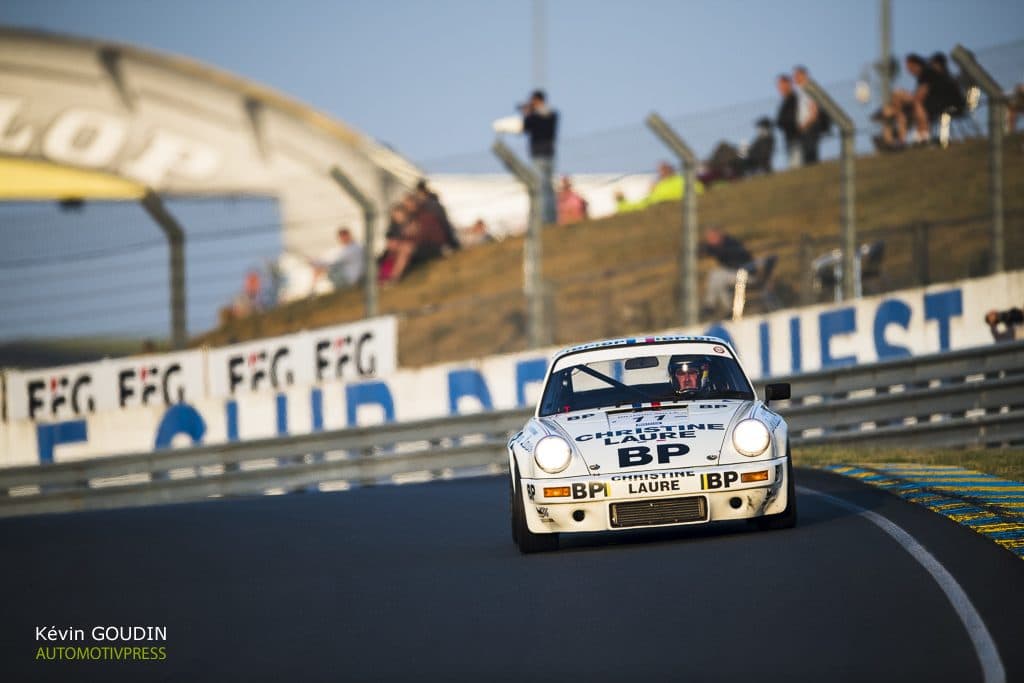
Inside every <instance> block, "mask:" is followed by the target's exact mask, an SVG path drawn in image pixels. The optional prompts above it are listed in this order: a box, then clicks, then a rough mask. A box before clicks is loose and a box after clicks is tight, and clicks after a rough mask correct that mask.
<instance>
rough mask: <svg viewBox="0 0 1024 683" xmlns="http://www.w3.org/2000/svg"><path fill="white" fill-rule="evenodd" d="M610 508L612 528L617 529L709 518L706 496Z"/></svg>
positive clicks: (650, 501)
mask: <svg viewBox="0 0 1024 683" xmlns="http://www.w3.org/2000/svg"><path fill="white" fill-rule="evenodd" d="M610 507H611V513H612V526H613V527H615V528H616V529H621V528H624V527H631V526H654V525H657V524H680V523H683V522H704V521H707V518H708V502H707V498H705V497H704V496H688V497H686V498H666V499H663V500H635V501H629V502H628V503H612V504H611V506H610Z"/></svg>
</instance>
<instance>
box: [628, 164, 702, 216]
mask: <svg viewBox="0 0 1024 683" xmlns="http://www.w3.org/2000/svg"><path fill="white" fill-rule="evenodd" d="M685 193H686V181H685V180H684V179H683V176H681V175H680V174H678V173H676V170H675V169H674V168H673V167H672V164H670V163H668V162H667V161H663V162H661V163H660V164H658V177H657V179H655V181H654V184H653V185H652V186H651V191H650V192H649V193H648V194H647V196H646V197H644V198H643V199H641V200H639V201H635V202H631V201H629V200H627V199H626V196H625V195H624V194H623V193H622V192H616V193H615V209H616V211H617V212H618V213H628V212H630V211H640V210H642V209H646V208H647V207H649V206H654V205H655V204H660V203H662V202H671V201H679V200H680V199H682V198H683V195H684V194H685ZM697 194H704V185H703V184H702V183H700V182H698V183H697Z"/></svg>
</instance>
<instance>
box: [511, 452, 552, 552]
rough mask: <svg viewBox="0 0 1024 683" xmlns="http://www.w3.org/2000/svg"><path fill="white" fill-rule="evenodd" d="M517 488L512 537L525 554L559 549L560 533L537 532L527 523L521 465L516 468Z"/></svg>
mask: <svg viewBox="0 0 1024 683" xmlns="http://www.w3.org/2000/svg"><path fill="white" fill-rule="evenodd" d="M514 476H515V488H514V490H513V491H512V538H513V539H515V542H516V544H517V545H518V546H519V552H521V553H523V554H530V553H544V552H549V551H551V550H558V534H535V533H533V532H532V531H530V527H529V526H528V525H527V524H526V510H525V509H524V508H523V484H522V480H521V479H520V478H519V466H518V465H516V468H515V475H514Z"/></svg>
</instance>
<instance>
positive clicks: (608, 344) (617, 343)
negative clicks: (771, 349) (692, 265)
mask: <svg viewBox="0 0 1024 683" xmlns="http://www.w3.org/2000/svg"><path fill="white" fill-rule="evenodd" d="M679 342H697V343H702V344H721V345H722V346H725V347H728V348H729V350H730V351H733V348H732V345H731V344H730V343H729V342H727V341H725V340H724V339H722V338H720V337H706V336H688V335H661V336H657V337H623V338H621V339H604V340H601V341H592V342H588V343H586V344H579V345H577V346H570V347H567V348H564V349H562V350H560V351H559V352H558V353H556V354H555V356H554V358H552V359H551V360H552V366H553V365H554V363H555V362H556V361H558V359H560V358H562V357H564V356H568V355H571V354H574V353H583V352H585V351H594V350H596V349H611V348H616V347H622V346H633V347H637V348H638V350H639V348H640V347H643V346H648V345H654V344H672V343H679Z"/></svg>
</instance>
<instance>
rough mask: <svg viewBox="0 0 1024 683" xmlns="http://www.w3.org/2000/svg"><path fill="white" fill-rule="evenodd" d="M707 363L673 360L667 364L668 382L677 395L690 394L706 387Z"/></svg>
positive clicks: (707, 376)
mask: <svg viewBox="0 0 1024 683" xmlns="http://www.w3.org/2000/svg"><path fill="white" fill-rule="evenodd" d="M709 370H710V368H709V367H708V364H707V363H704V362H700V361H696V360H683V359H676V358H673V359H672V360H671V361H670V362H669V364H668V376H669V381H671V382H672V388H673V389H674V390H675V392H676V393H677V394H692V393H696V392H697V391H699V390H701V389H703V388H705V387H706V386H708V380H709Z"/></svg>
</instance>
